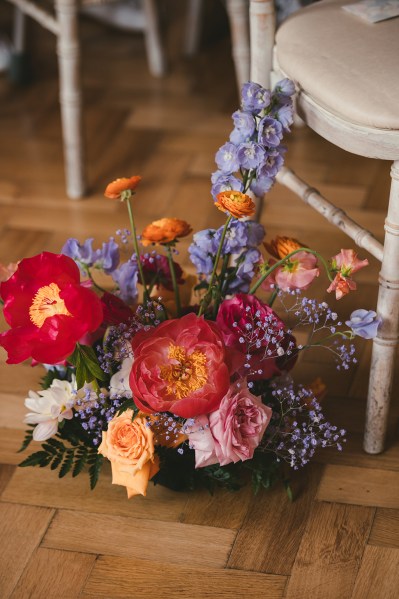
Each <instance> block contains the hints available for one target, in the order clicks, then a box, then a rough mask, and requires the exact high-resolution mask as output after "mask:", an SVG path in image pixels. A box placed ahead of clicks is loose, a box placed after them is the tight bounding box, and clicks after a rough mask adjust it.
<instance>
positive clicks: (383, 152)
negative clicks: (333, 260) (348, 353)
mask: <svg viewBox="0 0 399 599" xmlns="http://www.w3.org/2000/svg"><path fill="white" fill-rule="evenodd" d="M347 3H348V2H347V0H322V1H321V2H319V3H317V4H314V5H311V6H309V7H307V8H304V9H302V10H300V11H298V12H296V13H295V14H293V15H292V16H291V17H290V18H289V19H288V20H287V21H285V22H284V23H283V24H282V26H281V27H280V28H279V30H278V31H277V35H276V44H275V66H274V68H275V69H276V70H278V71H279V76H280V77H281V74H282V75H283V76H287V77H289V78H291V79H293V80H294V81H295V83H296V86H297V90H298V94H297V98H296V106H297V112H298V114H299V116H300V117H301V118H302V119H303V120H304V121H305V123H306V124H307V125H308V126H309V127H311V128H312V129H313V130H314V131H316V132H317V133H318V134H320V135H321V136H322V137H324V138H325V139H327V140H328V141H330V142H331V143H333V144H335V145H337V146H338V147H340V148H343V149H344V150H347V151H349V152H352V153H354V154H358V155H360V156H367V157H370V158H376V159H381V160H392V161H393V164H392V168H391V178H392V179H391V193H390V198H389V205H388V210H387V217H386V221H385V241H384V245H382V244H380V243H379V242H378V241H377V240H376V239H375V238H374V237H373V236H372V235H371V233H369V232H368V231H366V230H365V229H363V228H362V227H360V226H359V225H358V224H357V223H355V222H354V221H353V220H351V219H350V218H349V217H348V216H347V215H346V214H345V213H344V212H343V211H342V210H340V209H339V208H337V207H336V206H334V205H333V204H331V203H330V202H328V201H327V200H326V199H325V198H323V197H322V196H321V195H320V194H319V193H318V192H317V191H316V190H315V189H313V188H312V187H309V186H308V185H307V184H306V183H304V182H303V181H302V180H301V179H299V178H298V177H297V176H296V175H295V174H294V173H293V172H292V171H290V170H288V169H287V168H284V169H283V170H282V171H281V173H280V174H279V176H278V181H279V182H280V183H282V184H284V185H286V186H287V187H289V188H290V189H291V190H292V191H294V192H296V193H297V194H298V195H299V197H300V198H301V199H302V200H303V201H305V202H306V203H307V204H309V205H310V206H312V207H313V208H315V209H316V210H317V211H318V212H320V213H321V214H323V215H324V216H325V217H326V218H327V219H328V220H329V221H330V222H331V223H332V224H334V225H335V226H337V227H339V228H340V229H341V230H343V231H344V232H345V233H347V234H348V235H349V236H350V237H351V238H352V239H353V240H354V241H355V242H356V244H357V245H358V246H360V247H362V248H364V249H366V250H368V251H369V252H370V253H371V254H372V255H373V256H375V257H376V258H378V259H379V260H380V261H381V263H382V265H381V271H380V277H379V295H378V304H377V312H378V314H379V316H380V317H381V318H382V321H383V323H382V326H381V327H380V330H379V332H378V335H377V337H376V339H375V340H374V341H373V351H372V361H371V372H370V381H369V391H368V401H367V416H366V429H365V437H364V449H365V451H367V452H368V453H379V452H381V451H383V448H384V440H385V434H386V429H387V422H388V409H389V402H390V396H391V392H392V381H393V375H394V367H395V352H396V347H397V344H398V337H399V18H397V19H391V20H387V21H384V22H380V23H378V24H369V23H367V22H366V21H363V20H361V19H360V18H359V17H356V16H354V15H351V14H348V13H347V12H346V11H344V10H343V9H342V5H344V4H347ZM250 23H251V80H253V81H256V82H258V83H260V84H262V85H265V86H269V83H270V72H271V71H272V48H273V45H274V16H273V3H272V1H271V0H250Z"/></svg>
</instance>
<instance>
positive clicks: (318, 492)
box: [0, 0, 399, 599]
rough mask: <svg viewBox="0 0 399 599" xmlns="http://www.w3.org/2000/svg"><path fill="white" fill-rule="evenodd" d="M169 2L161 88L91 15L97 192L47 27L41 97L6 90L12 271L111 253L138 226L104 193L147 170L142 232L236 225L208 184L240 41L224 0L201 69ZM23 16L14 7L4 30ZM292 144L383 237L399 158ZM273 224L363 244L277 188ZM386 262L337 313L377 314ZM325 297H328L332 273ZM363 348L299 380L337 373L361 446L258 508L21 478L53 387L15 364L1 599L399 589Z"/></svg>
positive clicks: (388, 470)
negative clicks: (61, 88) (90, 251)
mask: <svg viewBox="0 0 399 599" xmlns="http://www.w3.org/2000/svg"><path fill="white" fill-rule="evenodd" d="M165 5H167V10H166V9H165V14H164V19H165V21H166V25H167V29H166V47H167V53H168V60H169V68H170V70H169V74H168V75H167V76H166V77H165V78H164V79H162V80H154V79H153V78H151V77H150V76H149V75H148V72H147V67H146V61H145V54H144V44H143V40H142V37H141V36H140V35H129V34H125V33H123V34H122V33H120V32H117V31H115V30H111V29H108V28H106V27H104V26H101V25H98V24H95V23H93V22H89V21H87V20H84V21H83V23H82V25H83V28H82V34H83V52H84V63H83V80H84V89H85V106H86V115H85V116H86V137H87V142H88V161H89V179H90V185H91V192H90V195H89V196H88V198H87V199H86V200H84V201H82V202H71V201H69V200H67V199H66V198H65V194H64V181H63V163H62V155H61V144H60V120H59V112H58V105H57V69H56V61H55V51H54V50H55V47H54V40H53V39H52V37H51V36H50V34H47V33H44V31H43V30H42V29H40V28H39V27H37V26H34V25H32V26H31V27H30V29H29V43H30V46H29V47H30V48H31V56H32V62H33V65H34V75H35V76H34V80H33V83H32V85H31V86H30V87H28V88H25V89H15V88H13V87H11V86H10V85H9V83H8V82H7V80H6V79H5V78H4V77H3V78H1V79H0V102H1V105H0V106H1V108H0V130H1V144H0V261H2V262H6V263H8V262H9V261H16V260H18V259H20V258H22V257H23V256H28V255H33V254H35V253H38V252H40V251H42V250H43V249H46V250H50V251H59V249H60V247H61V246H62V244H63V242H64V240H65V239H66V238H67V237H69V236H74V237H77V238H79V239H80V240H83V239H85V238H86V237H88V236H93V237H95V240H96V241H97V242H100V241H102V240H104V238H105V237H108V236H109V235H111V234H113V232H114V231H115V230H116V229H117V228H120V227H125V226H126V219H125V214H124V211H123V209H122V208H121V206H120V205H119V204H117V203H113V202H109V201H107V200H105V199H103V197H102V190H103V189H104V187H105V184H106V183H107V182H108V181H109V180H112V179H114V178H116V177H117V176H127V175H131V174H141V175H142V176H143V183H142V186H141V188H140V194H139V196H137V198H138V199H137V214H138V221H139V223H138V224H139V228H142V227H143V226H144V225H145V224H147V222H149V221H150V220H152V219H153V218H159V217H161V216H165V215H170V216H178V217H181V218H185V219H186V220H188V221H190V222H191V223H193V225H194V226H195V228H197V229H200V228H203V227H205V226H212V225H213V226H214V225H218V224H219V223H220V219H221V216H220V214H219V213H217V211H216V210H215V209H214V207H213V205H212V202H211V200H210V199H209V198H210V196H209V187H210V183H209V177H210V173H211V172H212V171H213V170H214V162H213V156H214V152H215V151H216V150H217V148H218V147H219V146H220V145H221V144H222V143H224V141H225V139H226V137H227V135H228V133H229V131H230V128H231V122H230V114H231V112H232V111H233V110H234V109H235V108H236V105H237V98H236V95H235V93H236V92H235V83H234V76H233V69H232V63H231V59H230V47H229V40H228V36H227V34H225V33H224V32H223V34H222V35H220V34H219V30H218V28H222V29H223V12H222V11H219V12H218V15H219V16H218V21H217V22H216V23H212V21H211V16H212V14H213V13H212V8H213V7H212V3H211V2H209V3H208V4H207V10H208V13H209V14H207V15H206V19H205V26H204V36H203V37H204V39H203V43H202V47H201V51H200V53H199V54H198V56H197V57H196V58H195V59H194V60H192V61H187V60H185V59H184V58H183V57H182V51H181V49H182V41H183V33H184V19H183V16H184V6H185V3H184V1H183V0H174V1H173V2H172V1H170V2H164V7H165ZM10 19H11V11H10V10H9V8H8V7H5V6H4V5H3V6H2V7H1V10H0V29H1V28H3V29H4V30H5V29H6V28H8V27H9V25H10ZM224 30H225V27H224V29H223V31H224ZM288 145H289V151H288V155H287V162H288V165H290V166H292V167H293V168H294V169H295V170H296V171H297V172H298V174H300V175H301V176H302V177H303V178H305V179H307V180H308V181H309V182H310V183H311V184H312V185H314V186H316V187H318V188H319V189H320V190H321V191H322V192H324V193H325V194H327V195H328V197H330V198H331V199H332V200H333V201H335V202H336V203H338V204H339V205H341V206H343V207H344V208H345V209H347V210H348V211H350V212H351V214H353V215H354V217H355V218H357V219H358V220H359V221H360V222H361V223H362V224H364V225H365V226H367V227H368V228H370V229H371V230H372V231H373V232H375V234H377V235H378V236H379V237H381V232H382V226H383V220H384V215H385V209H386V202H387V197H388V189H389V181H388V179H389V165H388V164H387V163H377V162H375V161H372V160H367V159H363V158H359V157H356V156H353V155H350V154H347V153H345V152H343V151H341V150H339V149H337V148H334V147H333V146H331V145H330V144H328V143H326V142H325V141H323V140H321V139H320V138H318V137H317V136H316V135H315V134H314V133H312V132H311V131H309V130H308V129H306V128H301V129H296V130H295V131H294V132H293V134H292V135H291V139H290V140H289V143H288ZM261 220H262V222H263V223H264V225H265V227H266V229H267V231H268V234H269V235H270V236H273V235H275V234H276V233H283V234H287V235H295V237H298V238H299V239H301V240H303V241H304V242H305V243H307V244H308V245H311V246H312V247H315V248H317V249H318V250H320V251H321V252H323V253H325V255H327V256H330V255H333V254H334V253H336V252H337V251H338V250H339V249H340V248H341V247H348V242H347V241H345V239H344V237H343V236H342V235H341V234H340V233H337V232H336V231H333V230H332V229H331V228H330V227H329V225H328V224H326V223H325V222H324V221H323V220H322V219H321V217H319V216H318V215H315V214H313V213H312V212H311V211H310V210H309V209H308V208H306V207H304V206H303V205H302V204H300V203H299V201H298V200H296V199H294V198H293V196H292V195H291V194H290V193H289V192H287V191H286V190H284V189H282V188H281V187H278V186H277V187H275V188H274V189H273V191H272V192H271V193H270V194H268V196H267V201H266V203H265V206H264V210H263V213H262V219H261ZM181 245H182V249H181V259H182V261H183V263H184V264H185V265H186V266H189V263H188V261H187V259H186V257H185V249H186V244H183V243H182V244H181ZM370 262H371V265H370V267H369V268H368V269H364V270H362V271H361V272H360V273H359V276H358V279H357V280H358V283H359V290H358V292H357V293H356V294H353V295H352V296H348V297H347V298H346V299H344V300H343V301H342V303H341V304H340V305H339V306H338V309H339V310H340V313H342V314H343V315H344V314H346V313H348V312H350V311H351V310H352V309H354V308H355V307H359V306H362V307H370V308H371V307H373V306H374V305H375V298H376V281H377V273H378V265H377V264H376V263H375V261H373V260H371V261H370ZM317 286H318V289H319V291H320V294H321V296H323V294H325V291H324V289H325V281H318V282H317ZM329 299H330V298H329ZM358 352H359V353H358V357H359V364H358V366H357V368H356V369H354V370H352V371H351V372H350V373H348V374H345V375H340V376H337V373H336V371H335V369H334V366H333V365H332V364H331V363H330V362H328V361H326V360H325V359H324V356H323V355H317V354H316V355H312V356H309V357H307V358H306V360H303V361H302V363H301V365H300V367H299V368H298V370H299V378H300V379H302V380H303V381H310V380H312V379H313V378H315V376H321V377H322V378H323V379H324V381H325V382H326V384H327V386H328V390H329V393H328V398H327V400H326V411H327V412H328V414H329V415H330V416H331V418H334V419H335V421H336V422H337V424H339V426H344V427H345V428H347V430H348V431H349V435H348V436H349V440H348V443H347V447H346V449H345V451H344V452H343V453H336V452H331V451H324V453H321V454H320V455H319V456H318V458H317V460H316V461H315V463H314V464H313V465H312V466H311V467H309V468H307V469H306V470H305V471H303V472H302V473H301V477H300V478H298V477H296V478H294V480H293V486H294V490H295V494H296V496H297V498H296V500H295V501H294V503H292V504H291V503H290V502H289V501H288V499H287V497H286V496H285V493H284V491H283V489H282V488H279V487H276V488H275V489H273V490H272V491H271V492H262V493H260V494H259V495H258V496H256V497H252V496H251V492H250V491H249V490H243V491H241V492H239V493H237V494H229V493H225V492H219V493H216V494H215V495H213V496H210V495H209V494H207V492H203V493H195V494H176V493H173V492H171V491H167V490H166V489H163V488H161V487H156V488H151V489H150V492H149V494H148V497H147V498H136V499H134V500H131V501H127V499H126V496H125V492H124V490H123V489H122V488H121V487H113V486H111V484H110V478H109V475H105V476H104V477H103V478H102V480H101V482H100V484H99V486H98V488H97V489H96V490H95V492H90V491H89V487H88V482H87V479H86V478H85V477H84V476H80V477H78V478H76V479H72V478H67V477H66V478H64V479H63V480H62V481H59V480H58V478H57V476H56V474H54V473H53V472H51V471H48V470H46V469H42V470H41V469H34V468H33V469H24V470H22V469H21V470H20V469H18V468H17V467H16V464H18V462H19V461H20V460H21V456H20V455H19V454H17V453H16V450H17V449H18V447H19V446H20V443H21V439H22V437H23V429H24V425H23V424H22V419H23V416H24V413H25V408H24V405H23V400H24V398H25V396H26V394H27V390H28V389H37V388H38V380H39V378H40V375H41V371H39V369H38V368H31V367H30V366H29V365H28V364H23V365H20V366H14V367H9V366H5V364H4V354H2V355H1V356H0V358H1V361H0V377H1V387H0V406H1V409H0V464H1V466H0V493H1V496H0V512H1V518H0V545H1V546H0V556H1V559H0V564H1V565H0V597H1V599H8V598H9V597H12V598H13V599H22V598H23V599H25V598H34V599H47V598H54V599H55V598H57V599H58V598H65V599H74V598H76V597H80V598H82V599H83V598H85V599H89V598H94V599H105V598H107V599H112V598H126V599H127V598H129V599H140V598H144V597H146V598H148V597H153V598H154V599H166V598H167V599H169V598H171V597H181V598H182V599H183V598H184V599H197V598H205V597H207V598H209V599H216V598H226V599H227V598H229V599H233V598H234V599H235V598H238V597H247V598H250V599H255V598H259V599H260V598H262V599H280V598H283V597H285V598H287V599H396V598H397V597H399V439H398V402H397V399H398V398H397V396H396V397H394V402H393V403H394V405H393V406H392V411H391V414H392V416H391V418H390V438H389V444H388V449H387V451H386V452H385V453H384V454H382V455H379V456H375V457H371V456H368V455H366V454H364V453H363V452H362V449H361V437H362V430H363V422H364V415H363V414H364V406H365V395H366V388H367V376H368V368H369V359H370V345H367V344H366V343H359V344H358ZM395 389H397V386H395ZM394 395H397V393H396V391H395V393H394Z"/></svg>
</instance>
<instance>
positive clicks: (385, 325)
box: [364, 160, 399, 453]
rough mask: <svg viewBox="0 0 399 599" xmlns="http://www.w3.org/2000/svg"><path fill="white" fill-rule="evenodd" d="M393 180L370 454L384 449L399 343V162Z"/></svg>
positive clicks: (370, 407)
mask: <svg viewBox="0 0 399 599" xmlns="http://www.w3.org/2000/svg"><path fill="white" fill-rule="evenodd" d="M391 178H392V183H391V193H390V198H389V206H388V214H387V218H386V220H385V243H384V255H383V259H382V266H381V272H380V288H379V294H378V304H377V313H378V315H379V316H380V317H381V318H382V321H383V322H382V325H381V327H380V330H379V332H378V335H377V337H376V338H375V339H374V341H373V352H372V357H371V372H370V384H369V392H368V400H367V415H366V430H365V437H364V449H365V451H367V453H380V452H381V451H383V449H384V441H385V434H386V429H387V424H388V408H389V401H390V396H391V390H392V382H393V375H394V367H395V354H396V347H397V345H398V340H399V160H398V161H395V162H394V163H393V165H392V169H391Z"/></svg>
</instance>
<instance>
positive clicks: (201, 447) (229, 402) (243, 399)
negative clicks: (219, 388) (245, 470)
mask: <svg viewBox="0 0 399 599" xmlns="http://www.w3.org/2000/svg"><path fill="white" fill-rule="evenodd" d="M271 416H272V410H271V408H269V406H265V405H264V404H263V403H262V401H261V399H260V398H259V397H256V396H255V395H252V393H250V391H249V389H248V387H247V385H243V386H242V387H238V386H237V385H232V386H231V388H230V389H229V391H228V393H227V394H226V395H225V396H224V397H223V399H222V401H221V402H220V406H219V408H218V409H217V410H215V411H214V412H212V413H211V414H209V415H208V416H204V415H202V416H199V417H198V418H195V419H193V421H192V422H190V421H189V422H188V424H187V426H186V430H185V432H186V434H187V436H188V439H189V443H190V446H191V447H193V448H194V450H195V465H196V468H201V467H204V466H210V465H211V464H216V463H219V464H220V465H221V466H226V465H227V464H230V463H231V462H234V463H236V462H239V461H242V462H244V461H245V460H250V459H251V458H252V457H253V455H254V451H255V449H256V448H257V447H258V445H259V443H260V442H261V440H262V437H263V435H264V432H265V430H266V428H267V426H268V425H269V422H270V419H271Z"/></svg>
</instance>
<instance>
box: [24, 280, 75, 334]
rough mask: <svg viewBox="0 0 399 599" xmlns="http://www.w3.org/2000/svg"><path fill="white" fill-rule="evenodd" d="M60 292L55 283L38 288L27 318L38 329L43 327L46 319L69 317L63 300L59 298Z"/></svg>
mask: <svg viewBox="0 0 399 599" xmlns="http://www.w3.org/2000/svg"><path fill="white" fill-rule="evenodd" d="M60 291H61V289H60V288H59V287H58V285H57V284H56V283H50V285H45V286H44V287H40V289H39V290H38V291H37V292H36V295H35V297H34V298H33V302H32V304H31V307H30V308H29V318H30V319H31V321H32V322H33V324H34V325H36V326H37V327H39V329H40V328H41V327H42V326H43V324H44V321H45V320H46V318H50V317H51V316H55V315H56V314H64V315H65V316H71V313H70V312H69V311H68V309H67V307H66V306H65V302H64V300H63V299H61V298H60Z"/></svg>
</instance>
